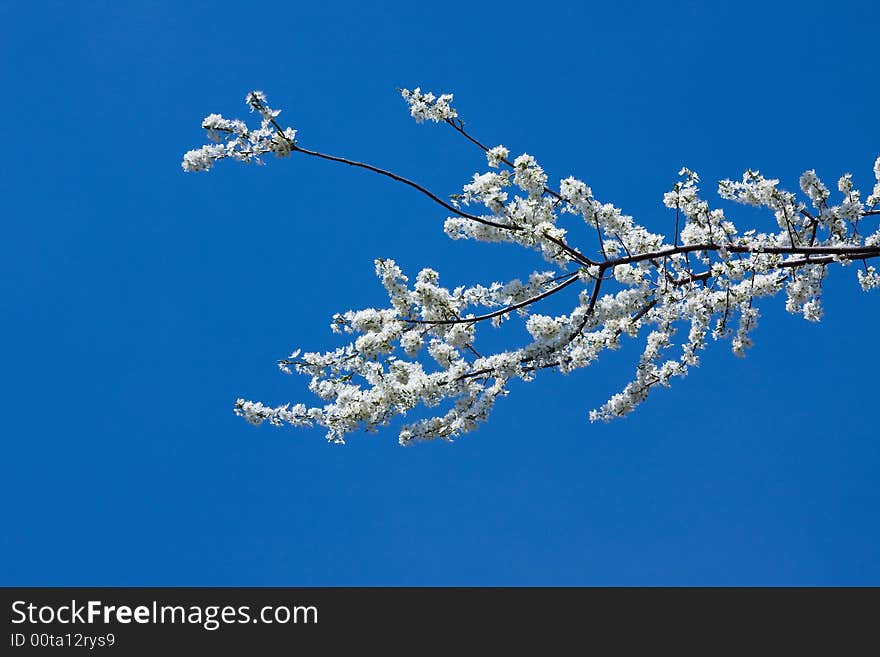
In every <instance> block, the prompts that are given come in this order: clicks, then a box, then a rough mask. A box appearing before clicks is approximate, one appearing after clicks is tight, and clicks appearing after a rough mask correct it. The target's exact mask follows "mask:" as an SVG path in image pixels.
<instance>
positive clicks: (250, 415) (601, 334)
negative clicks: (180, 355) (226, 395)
mask: <svg viewBox="0 0 880 657" xmlns="http://www.w3.org/2000/svg"><path fill="white" fill-rule="evenodd" d="M401 95H402V96H403V99H404V100H405V101H406V103H407V105H408V107H409V111H410V114H411V116H412V117H413V118H414V119H415V120H416V121H418V122H419V123H421V122H424V121H430V122H434V123H438V124H444V125H446V126H448V127H450V128H452V130H454V131H455V132H456V133H458V134H459V135H460V136H461V137H463V138H464V139H466V140H468V141H469V142H470V143H472V144H473V145H474V146H476V147H477V148H479V149H480V150H482V151H483V153H484V154H485V157H486V164H487V168H488V170H487V171H485V172H483V173H477V174H474V176H473V178H472V179H471V180H470V181H468V182H467V183H466V184H464V185H463V187H462V191H461V193H459V194H456V195H453V196H452V197H451V198H449V199H448V200H447V199H443V198H441V197H440V196H438V195H436V194H434V193H433V192H431V191H430V190H428V189H427V188H425V187H423V186H422V185H421V184H419V183H417V182H415V181H413V180H410V179H408V178H405V177H403V176H400V175H398V174H396V173H393V172H391V171H387V170H385V169H381V168H379V167H376V166H374V165H371V164H367V163H364V162H359V161H355V160H351V159H348V158H345V157H340V156H336V155H331V154H327V153H322V152H319V151H316V150H310V149H307V148H304V147H302V146H300V144H299V143H298V141H297V131H296V130H293V129H292V128H282V127H281V125H280V124H279V123H278V121H277V119H278V115H279V113H280V112H279V110H275V109H272V108H271V107H270V106H269V104H268V101H267V99H266V96H265V95H264V94H263V93H262V92H259V91H254V92H251V93H250V94H248V95H247V97H246V102H247V104H248V106H249V107H250V109H251V111H253V112H257V113H258V114H259V115H260V117H261V122H260V127H259V128H255V129H252V128H249V127H248V126H247V124H246V123H245V122H244V121H241V120H238V119H234V120H230V119H225V118H223V117H222V116H220V115H219V114H211V115H209V116H207V117H206V118H205V119H204V121H203V122H202V127H203V128H204V129H205V130H207V132H208V137H209V139H210V140H211V142H212V143H210V144H207V145H205V146H202V147H201V148H199V149H196V150H191V151H189V152H188V153H186V154H185V155H184V158H183V169H184V170H185V171H208V170H209V169H211V168H212V167H213V165H214V164H215V163H216V162H217V161H219V160H222V159H233V160H238V161H241V162H246V163H257V164H261V163H262V162H263V157H264V156H267V155H269V154H272V155H275V156H278V157H288V156H292V155H297V156H303V157H315V158H320V159H325V160H330V161H334V162H338V163H341V164H345V165H349V166H354V167H358V168H362V169H365V170H368V171H371V172H373V173H376V174H379V175H381V176H384V177H387V178H390V179H392V180H394V181H396V182H399V183H401V184H404V185H406V186H409V187H411V188H413V189H415V190H416V191H418V192H420V193H421V194H422V195H424V196H425V197H427V198H428V199H430V200H431V201H433V202H434V203H436V204H437V205H439V206H440V207H442V208H443V209H444V210H445V212H446V213H447V219H446V222H445V226H444V229H445V232H446V234H447V235H448V236H449V237H451V238H452V239H472V240H479V241H484V242H512V243H515V244H518V245H520V246H522V247H524V248H526V249H529V250H534V251H537V252H539V253H540V254H541V256H542V257H543V259H544V260H545V261H546V262H547V263H548V268H546V269H544V270H540V271H539V270H536V271H532V272H531V273H530V274H529V275H528V276H527V277H525V280H521V279H514V280H511V281H502V282H493V283H490V284H488V285H483V284H479V283H477V284H474V285H470V286H460V287H456V288H449V287H444V286H442V285H440V278H439V275H438V273H437V272H436V271H434V270H432V269H423V270H421V271H420V272H418V274H417V275H416V276H415V280H414V281H412V282H411V281H410V278H409V277H407V276H406V275H405V274H404V273H403V271H401V269H400V268H399V267H398V266H397V265H396V264H395V262H394V261H393V260H388V259H381V258H380V259H378V260H376V261H375V264H376V275H377V276H378V277H379V279H380V281H381V283H382V285H383V286H384V287H385V289H386V291H387V292H388V297H389V305H388V306H387V307H385V308H366V309H363V310H357V311H353V310H349V311H347V312H344V313H340V314H337V315H335V316H334V317H333V321H332V324H331V328H332V330H333V331H334V332H336V333H342V334H346V335H349V336H351V341H350V342H348V344H345V345H344V346H340V347H338V348H336V349H332V350H330V351H325V352H306V353H303V352H302V351H301V350H299V349H297V350H296V351H294V352H293V353H292V354H290V356H288V357H287V358H284V359H282V360H280V361H279V363H278V364H279V367H280V368H281V370H282V371H283V372H286V373H292V372H293V371H296V372H298V373H300V374H305V375H307V376H309V377H310V386H309V387H310V390H311V391H312V392H313V393H315V394H316V395H317V396H318V397H319V398H320V399H321V400H322V401H323V404H322V405H317V406H311V407H308V406H306V405H305V404H302V403H299V404H293V405H291V404H283V405H280V406H274V407H273V406H267V405H264V404H262V403H260V402H254V401H245V400H243V399H239V400H238V401H237V402H236V403H235V412H236V413H238V414H239V415H241V416H243V417H244V418H245V419H247V420H248V421H249V422H251V423H253V424H260V423H262V422H264V421H268V422H270V423H271V424H274V425H283V424H290V425H293V426H312V425H320V426H322V427H325V428H326V429H327V437H328V439H329V440H332V441H336V442H343V440H344V438H345V436H346V434H348V433H350V432H352V431H355V430H359V429H366V430H374V429H377V428H378V427H380V426H383V425H386V424H388V423H389V422H390V421H391V420H392V419H393V418H395V417H397V416H402V415H405V414H407V413H408V412H410V411H413V410H414V409H416V408H417V407H426V408H429V409H434V408H436V407H440V410H439V411H437V412H434V413H431V414H429V417H427V418H424V419H419V420H417V421H414V422H410V423H409V424H405V425H404V426H403V428H402V429H401V430H400V433H399V440H400V443H401V444H404V445H406V444H410V443H412V442H413V441H419V440H429V439H433V438H442V439H446V440H451V439H453V438H455V437H457V436H459V435H461V434H463V433H466V432H468V431H471V430H473V429H474V428H476V426H477V425H478V423H479V422H481V421H483V420H485V419H486V418H487V416H488V415H489V413H490V411H491V410H492V408H493V406H494V404H495V402H496V400H497V399H498V398H499V397H502V396H504V395H506V394H507V392H508V385H509V383H510V381H512V380H514V379H521V380H526V381H529V380H531V379H533V378H534V377H535V375H536V374H537V373H538V372H539V371H541V370H549V369H554V370H557V371H560V372H562V373H568V372H571V371H573V370H576V369H580V368H583V367H586V366H588V365H589V364H590V363H592V362H593V361H594V360H596V358H598V356H599V355H600V354H601V352H602V351H604V350H606V349H616V348H617V347H619V345H620V342H621V339H622V338H623V336H627V337H629V338H638V337H639V336H640V335H642V334H644V338H643V339H644V350H643V352H642V354H641V357H640V358H639V360H638V363H637V365H636V368H635V373H634V375H633V377H632V380H631V381H630V382H629V383H628V384H627V385H626V386H625V387H624V388H623V389H622V390H621V391H620V392H618V393H617V394H615V395H613V396H612V397H611V398H610V399H609V400H607V401H606V402H605V403H604V404H603V405H601V406H600V407H599V408H597V409H595V410H593V411H591V412H590V419H591V420H605V421H608V420H610V419H612V418H615V417H620V416H623V415H626V414H627V413H629V412H630V411H632V410H633V409H634V408H635V407H636V406H637V405H638V404H640V403H641V402H643V401H644V400H645V399H646V398H647V397H648V394H649V393H650V391H651V390H652V389H653V388H654V387H656V386H658V385H660V386H668V385H670V382H671V381H672V379H673V378H674V377H683V376H685V375H686V374H687V373H688V372H689V370H690V369H691V368H692V367H695V366H696V365H698V364H699V352H700V351H701V350H703V349H704V348H705V347H706V344H707V340H708V338H710V337H711V338H712V339H713V340H721V339H730V341H731V344H732V348H733V352H734V353H735V354H737V355H743V353H744V350H745V349H746V348H748V347H750V346H751V344H752V342H751V338H750V334H751V332H752V331H753V330H754V329H755V327H756V326H757V323H758V310H757V308H756V307H755V303H754V300H755V299H757V298H760V297H770V296H774V295H777V294H784V295H785V298H786V304H785V307H786V309H787V310H788V311H789V312H791V313H796V314H800V315H802V316H803V317H804V318H805V319H807V320H809V321H818V320H819V319H821V317H822V283H823V281H824V279H825V276H826V274H827V270H828V267H830V266H835V265H839V266H849V265H852V266H853V267H854V268H856V276H857V279H858V282H859V284H860V285H861V287H862V289H863V290H865V291H868V290H872V289H875V288H880V274H878V272H877V269H876V268H875V267H874V266H873V265H872V264H870V261H871V260H872V259H874V258H877V257H878V256H880V229H878V228H877V227H876V225H875V224H874V223H873V221H874V220H873V217H876V216H878V215H880V210H878V209H877V207H878V204H880V158H877V160H876V162H875V163H874V177H875V179H876V183H875V185H874V188H873V190H872V191H871V193H870V194H869V195H868V196H867V198H865V199H864V200H863V199H862V194H861V193H860V192H859V191H858V190H857V189H855V188H854V185H853V181H852V176H851V175H850V174H845V175H843V176H842V177H841V178H840V179H839V180H838V183H837V190H838V192H839V195H838V196H837V197H836V199H835V200H832V193H831V191H830V190H829V189H828V187H827V186H826V185H825V184H824V183H823V182H822V181H821V180H820V179H819V178H818V176H817V175H816V172H815V171H807V172H805V173H803V174H802V175H801V178H800V190H801V192H802V194H803V197H799V195H798V194H796V193H794V192H789V191H786V190H783V189H781V188H780V187H779V181H778V180H775V179H769V178H766V177H764V176H763V175H761V174H760V173H759V172H758V171H751V170H749V171H746V172H745V174H744V175H743V177H742V179H741V180H736V181H734V180H722V181H721V182H720V183H719V185H718V193H719V195H720V196H721V198H723V199H726V200H728V201H733V202H735V203H741V204H745V205H751V206H756V207H762V208H766V209H768V210H769V211H770V212H772V213H773V216H774V218H775V222H776V230H775V231H770V232H759V231H757V230H754V229H752V230H746V231H742V232H741V231H740V229H739V228H738V227H737V226H736V225H735V224H734V222H733V220H732V219H731V218H730V217H728V216H727V214H725V211H724V210H722V209H717V208H711V207H710V205H709V203H708V201H706V200H704V199H703V198H702V197H701V196H700V186H699V185H700V178H699V176H698V175H697V174H696V173H695V172H693V171H691V170H689V169H686V168H684V169H682V170H681V171H680V172H679V176H680V180H679V182H677V183H675V185H674V186H673V188H672V190H671V191H669V192H667V193H666V194H665V196H664V198H663V203H664V205H665V206H666V207H667V208H669V209H670V211H674V213H675V227H674V231H673V233H672V235H671V236H664V235H659V234H656V233H651V232H649V231H648V230H646V229H645V228H644V227H643V226H641V225H639V224H638V223H636V221H635V220H634V219H633V217H631V216H628V215H626V214H624V213H623V212H622V211H621V210H620V209H619V208H617V207H615V206H614V205H612V204H610V203H604V202H602V201H599V200H598V199H596V198H595V197H594V195H593V192H592V190H591V189H590V187H588V186H587V185H586V184H585V183H584V182H582V181H580V180H577V179H575V178H573V177H568V178H565V179H564V180H561V181H559V184H558V185H556V186H551V185H549V179H548V176H547V174H546V173H545V171H544V169H543V168H542V167H541V166H540V165H539V164H538V162H537V161H536V159H535V158H534V157H532V156H531V155H529V154H526V153H523V154H521V155H518V156H517V157H515V158H513V159H511V155H510V151H509V149H507V148H505V147H504V146H500V145H499V146H494V147H491V148H490V147H488V146H486V145H484V144H483V143H482V142H481V141H479V140H478V139H477V138H476V137H474V136H473V135H472V134H470V133H469V132H467V131H466V130H465V127H464V123H463V122H462V121H461V119H460V118H459V116H458V113H457V111H456V110H455V109H454V108H453V107H452V104H451V103H452V100H453V97H452V95H451V94H442V95H440V96H435V95H434V94H432V93H423V92H422V91H421V90H420V89H418V88H417V89H414V90H412V91H410V90H407V89H403V90H401ZM807 201H808V202H807ZM565 215H570V216H572V217H574V218H575V219H576V220H577V221H583V222H584V223H585V224H586V226H587V227H588V228H589V231H590V232H591V233H592V234H593V243H592V244H591V245H589V248H587V247H585V246H581V245H575V244H573V243H572V242H571V241H570V237H569V231H568V230H567V229H566V228H564V227H563V226H561V225H560V223H561V222H562V221H563V219H564V218H565ZM564 294H567V295H569V296H570V297H571V304H572V305H571V310H570V311H569V312H568V313H566V314H562V315H556V316H550V315H545V314H539V313H538V312H536V310H537V309H538V308H539V307H540V303H541V302H542V301H543V300H545V299H547V298H548V297H550V296H554V295H564ZM513 318H520V319H521V320H522V321H524V322H525V327H526V329H527V331H528V334H529V336H530V338H531V339H530V340H529V341H527V342H526V343H525V344H522V345H521V346H520V347H518V348H515V349H510V350H506V351H498V352H495V353H483V352H482V351H480V350H479V345H478V341H477V329H478V327H479V326H482V325H488V326H491V327H494V328H498V327H500V326H501V325H502V324H503V323H504V322H505V321H507V320H510V319H513ZM680 329H684V330H683V331H682V332H683V333H685V335H684V337H683V338H682V339H680V340H676V339H675V338H676V334H677V333H678V331H679V330H680Z"/></svg>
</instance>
